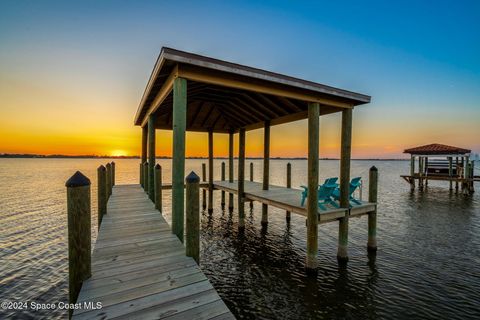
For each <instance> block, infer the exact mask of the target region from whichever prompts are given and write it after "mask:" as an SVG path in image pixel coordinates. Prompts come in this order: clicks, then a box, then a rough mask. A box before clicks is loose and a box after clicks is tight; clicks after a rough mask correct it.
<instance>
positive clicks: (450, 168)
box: [448, 157, 453, 190]
mask: <svg viewBox="0 0 480 320" xmlns="http://www.w3.org/2000/svg"><path fill="white" fill-rule="evenodd" d="M452 160H453V159H452V157H448V177H449V178H450V190H453V181H452V176H453V163H452Z"/></svg>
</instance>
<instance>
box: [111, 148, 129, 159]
mask: <svg viewBox="0 0 480 320" xmlns="http://www.w3.org/2000/svg"><path fill="white" fill-rule="evenodd" d="M110 154H111V156H112V157H122V156H126V155H127V152H126V151H125V150H113V151H112V152H111V153H110Z"/></svg>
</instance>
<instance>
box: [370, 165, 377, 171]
mask: <svg viewBox="0 0 480 320" xmlns="http://www.w3.org/2000/svg"><path fill="white" fill-rule="evenodd" d="M370 171H378V169H377V167H375V166H373V167H371V168H370Z"/></svg>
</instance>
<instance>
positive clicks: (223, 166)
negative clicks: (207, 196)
mask: <svg viewBox="0 0 480 320" xmlns="http://www.w3.org/2000/svg"><path fill="white" fill-rule="evenodd" d="M221 180H222V181H225V162H224V161H222V176H221ZM221 205H222V209H224V208H225V191H223V190H222V200H221Z"/></svg>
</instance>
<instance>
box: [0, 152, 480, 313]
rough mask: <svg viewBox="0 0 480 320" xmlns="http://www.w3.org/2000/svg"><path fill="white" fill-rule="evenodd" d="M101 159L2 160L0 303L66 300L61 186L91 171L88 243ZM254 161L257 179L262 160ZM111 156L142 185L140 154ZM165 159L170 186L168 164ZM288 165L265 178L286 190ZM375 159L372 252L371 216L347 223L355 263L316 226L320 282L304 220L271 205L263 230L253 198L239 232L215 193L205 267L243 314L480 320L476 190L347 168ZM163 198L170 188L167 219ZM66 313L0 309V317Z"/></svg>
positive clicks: (325, 167)
mask: <svg viewBox="0 0 480 320" xmlns="http://www.w3.org/2000/svg"><path fill="white" fill-rule="evenodd" d="M104 162H105V161H104V160H90V159H85V160H72V159H0V248H1V252H0V301H4V300H10V301H34V302H37V303H50V302H59V301H66V300H67V295H68V294H67V293H68V284H67V277H68V273H67V272H68V270H67V244H66V203H65V192H66V191H65V187H64V183H65V181H66V180H67V179H68V178H69V177H70V176H71V175H72V174H73V173H74V171H75V170H81V171H82V172H83V173H84V174H86V175H87V176H88V177H90V178H91V180H92V205H93V210H92V211H93V212H92V214H93V216H92V233H93V240H94V239H95V237H96V229H97V227H96V221H97V218H96V181H95V180H96V168H97V167H98V165H100V164H101V163H104ZM202 162H203V161H202V160H188V161H187V170H188V171H190V170H196V171H197V172H200V168H201V163H202ZM220 162H221V161H216V162H215V168H217V169H218V168H219V167H220ZM248 162H250V161H248ZM248 162H247V164H248ZM253 162H254V164H255V177H256V178H260V177H261V176H262V173H261V167H262V166H261V161H253ZM116 163H117V166H116V169H117V183H118V184H121V183H136V182H137V180H138V178H137V176H138V160H119V161H116ZM160 163H161V165H162V166H163V168H164V177H165V179H166V180H167V181H166V182H168V181H169V179H170V177H171V172H170V160H161V161H160ZM286 163H287V161H282V160H275V161H272V162H271V183H272V184H278V185H285V180H286V177H285V171H286ZM372 165H375V166H377V167H378V168H379V173H380V181H379V203H380V204H379V215H378V246H379V250H378V253H377V254H376V256H370V257H369V256H368V255H367V252H366V242H367V218H366V217H362V218H356V219H351V220H350V233H349V255H350V261H349V263H348V265H347V266H339V264H338V263H337V260H336V249H337V234H338V230H337V229H338V224H337V223H330V224H326V225H321V226H320V227H319V262H320V267H319V273H318V276H317V277H316V279H315V278H309V277H307V276H306V275H305V273H304V269H303V267H304V257H305V248H306V239H305V235H306V229H305V219H304V218H302V217H300V216H298V215H295V214H293V215H292V220H291V223H290V225H289V226H288V225H287V224H286V222H285V212H284V211H283V210H278V209H275V208H272V207H271V208H270V211H269V214H270V223H269V226H268V229H267V230H262V228H261V225H260V218H261V206H260V205H259V204H255V205H254V209H253V211H252V212H249V213H247V223H246V230H245V232H244V233H243V234H239V233H238V232H237V222H238V220H237V214H236V212H234V213H233V214H230V213H229V212H228V211H227V212H223V211H222V210H221V208H220V203H219V201H220V193H219V192H216V193H215V203H216V205H215V209H214V213H213V214H212V215H209V214H208V213H206V212H203V213H202V239H201V240H202V252H201V268H202V270H203V271H204V272H205V273H206V274H207V276H208V278H209V279H210V280H211V282H212V283H213V285H214V286H215V288H216V289H217V290H218V292H219V293H220V295H221V296H222V298H223V299H224V300H225V302H226V303H227V305H228V307H229V308H230V310H232V312H233V313H234V314H235V315H236V316H237V317H238V318H240V319H252V318H256V319H315V318H316V319H331V318H340V319H406V318H410V319H467V318H468V319H480V192H478V191H477V193H476V194H475V195H474V196H463V195H457V194H455V193H450V192H449V191H448V188H447V187H446V183H443V184H442V183H430V186H429V188H428V191H426V192H418V191H416V192H414V193H411V192H410V190H409V186H408V185H407V183H405V182H404V181H402V180H401V179H400V178H399V175H400V174H402V173H406V172H408V170H409V169H408V166H409V164H408V162H404V161H375V162H369V161H353V162H352V175H355V176H357V175H360V176H363V177H364V178H366V177H367V176H368V168H369V167H370V166H372ZM292 167H293V168H292V169H293V170H292V171H293V172H292V180H293V181H292V184H293V186H294V187H298V186H299V185H301V184H305V183H306V161H292ZM320 168H321V169H320V171H321V179H323V178H326V177H328V176H336V175H337V172H338V162H337V161H321V162H320ZM219 174H220V172H219V170H216V172H215V176H216V177H217V178H218V177H219ZM247 174H248V171H247ZM476 189H477V190H480V185H478V184H477V185H476ZM363 193H364V195H366V194H367V190H364V191H363ZM169 197H170V193H169V192H166V193H165V199H164V206H165V208H166V211H167V212H166V217H167V219H168V220H169V219H170V215H169V212H168V211H169V208H170V199H169ZM246 208H249V206H248V205H247V206H246ZM65 316H66V313H64V312H63V311H53V312H52V311H48V312H32V311H25V312H16V313H14V312H12V311H8V312H5V311H3V310H0V318H6V317H7V318H21V319H28V318H63V317H65Z"/></svg>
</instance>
